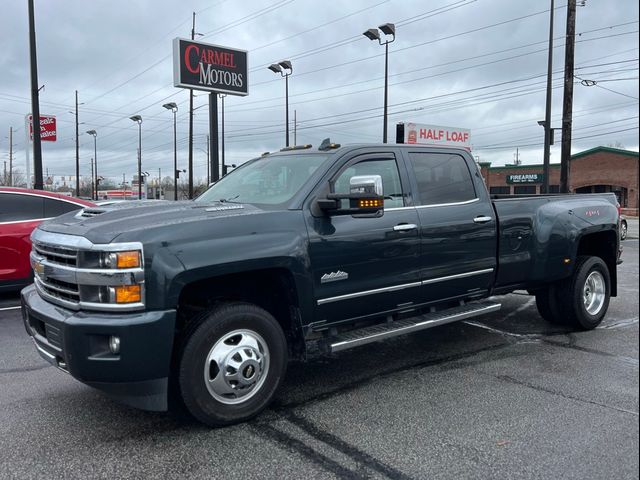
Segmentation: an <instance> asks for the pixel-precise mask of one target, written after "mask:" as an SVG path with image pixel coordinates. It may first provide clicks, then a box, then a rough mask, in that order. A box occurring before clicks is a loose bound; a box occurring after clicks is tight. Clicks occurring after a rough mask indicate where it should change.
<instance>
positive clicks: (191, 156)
mask: <svg viewBox="0 0 640 480" xmlns="http://www.w3.org/2000/svg"><path fill="white" fill-rule="evenodd" d="M194 38H196V12H193V20H192V22H191V40H193V39H194ZM192 198H193V89H191V88H190V89H189V199H192Z"/></svg>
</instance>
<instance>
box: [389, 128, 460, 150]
mask: <svg viewBox="0 0 640 480" xmlns="http://www.w3.org/2000/svg"><path fill="white" fill-rule="evenodd" d="M397 133H398V134H397V138H396V141H397V142H398V143H408V144H414V145H439V146H442V147H462V148H466V149H467V150H471V130H469V129H466V128H460V127H443V126H440V125H428V124H421V123H400V124H398V132H397Z"/></svg>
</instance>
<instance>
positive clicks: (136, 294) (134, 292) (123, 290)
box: [115, 285, 142, 303]
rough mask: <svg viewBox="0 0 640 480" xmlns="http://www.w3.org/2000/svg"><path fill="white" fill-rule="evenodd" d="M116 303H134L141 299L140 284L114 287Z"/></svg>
mask: <svg viewBox="0 0 640 480" xmlns="http://www.w3.org/2000/svg"><path fill="white" fill-rule="evenodd" d="M115 293H116V303H135V302H140V301H141V300H142V289H141V288H140V285H120V286H118V287H115Z"/></svg>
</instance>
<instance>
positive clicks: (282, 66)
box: [267, 60, 293, 147]
mask: <svg viewBox="0 0 640 480" xmlns="http://www.w3.org/2000/svg"><path fill="white" fill-rule="evenodd" d="M267 68H269V70H271V71H272V72H273V73H279V74H280V76H282V77H284V85H285V86H284V93H285V146H286V147H288V146H289V75H291V74H292V73H293V66H292V65H291V62H290V61H289V60H282V61H281V62H278V63H272V64H271V65H269V67H267Z"/></svg>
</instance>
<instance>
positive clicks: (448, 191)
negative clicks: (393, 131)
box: [409, 152, 476, 205]
mask: <svg viewBox="0 0 640 480" xmlns="http://www.w3.org/2000/svg"><path fill="white" fill-rule="evenodd" d="M409 163H410V164H411V167H412V168H413V174H414V175H415V179H416V183H417V186H418V200H419V202H420V204H421V205H443V204H449V203H460V202H466V201H469V200H474V199H475V198H476V190H475V187H474V185H473V179H472V178H471V172H469V168H468V167H467V162H465V160H464V158H462V157H461V156H460V155H456V154H446V153H427V152H409Z"/></svg>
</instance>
